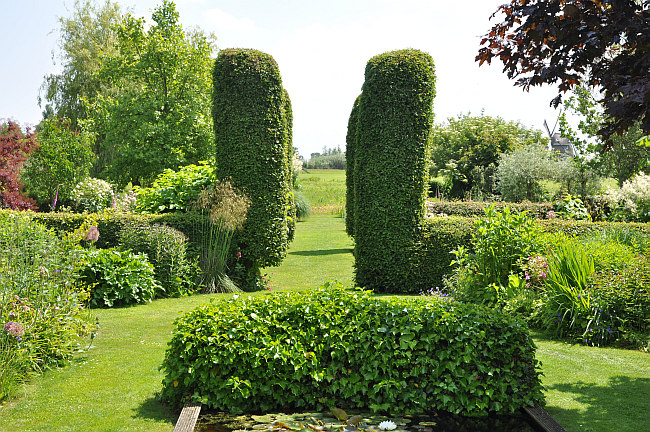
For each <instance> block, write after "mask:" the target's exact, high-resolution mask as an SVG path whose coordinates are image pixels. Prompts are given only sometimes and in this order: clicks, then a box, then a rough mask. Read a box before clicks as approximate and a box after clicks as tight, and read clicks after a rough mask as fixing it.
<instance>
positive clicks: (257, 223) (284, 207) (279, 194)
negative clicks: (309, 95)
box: [213, 49, 292, 274]
mask: <svg viewBox="0 0 650 432" xmlns="http://www.w3.org/2000/svg"><path fill="white" fill-rule="evenodd" d="M213 79H214V94H213V116H214V129H215V139H216V145H215V148H216V160H217V161H219V163H218V165H219V166H218V167H217V171H216V172H217V177H218V178H219V179H220V180H229V181H230V182H231V183H232V185H233V186H234V187H235V188H237V189H238V190H240V191H241V192H242V193H244V194H245V195H246V196H248V197H250V199H251V201H252V204H251V207H250V210H249V212H248V218H247V220H246V223H245V224H244V227H243V228H242V230H241V231H240V232H238V233H237V234H236V238H235V240H234V241H233V243H234V245H235V246H234V247H236V248H238V250H240V251H241V253H242V259H241V261H242V262H243V263H244V265H245V266H246V268H247V271H248V272H250V273H251V274H259V268H261V267H266V266H274V265H278V264H279V263H280V262H281V261H282V259H283V258H284V256H285V255H286V251H287V248H288V243H289V236H290V222H289V217H290V215H289V214H288V213H289V210H290V206H289V205H288V204H289V203H290V202H291V201H290V194H291V191H290V184H289V181H288V178H287V169H288V166H289V163H290V161H288V160H287V158H288V149H287V145H288V140H289V139H290V135H291V134H290V131H288V130H287V128H288V121H287V113H288V112H290V111H289V110H288V108H289V100H288V98H287V97H286V96H285V92H284V89H283V87H282V79H281V77H280V71H279V69H278V65H277V63H276V62H275V60H274V59H273V57H271V56H270V55H268V54H265V53H262V52H260V51H256V50H249V49H225V50H222V51H221V52H220V53H219V56H218V57H217V59H216V61H215V64H214V69H213ZM291 198H292V197H291Z"/></svg>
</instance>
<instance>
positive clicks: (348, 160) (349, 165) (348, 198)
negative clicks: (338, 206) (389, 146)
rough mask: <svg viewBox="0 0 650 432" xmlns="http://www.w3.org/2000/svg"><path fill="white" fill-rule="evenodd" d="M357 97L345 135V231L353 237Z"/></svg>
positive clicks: (357, 118)
mask: <svg viewBox="0 0 650 432" xmlns="http://www.w3.org/2000/svg"><path fill="white" fill-rule="evenodd" d="M359 99H361V96H359V97H357V98H356V99H355V101H354V105H353V106H352V112H350V119H349V120H348V134H347V136H346V137H345V187H346V191H345V232H347V233H348V235H349V236H350V237H354V150H355V148H356V146H357V124H358V123H359Z"/></svg>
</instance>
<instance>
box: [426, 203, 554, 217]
mask: <svg viewBox="0 0 650 432" xmlns="http://www.w3.org/2000/svg"><path fill="white" fill-rule="evenodd" d="M492 204H494V208H495V209H496V210H498V211H500V212H503V209H504V208H505V207H509V208H510V210H512V211H513V213H516V212H522V211H527V212H528V216H530V217H534V218H537V219H545V218H547V217H548V216H547V214H548V212H549V211H551V210H553V203H548V202H546V203H536V202H523V203H508V202H503V201H496V202H487V201H427V214H430V215H439V214H444V215H446V216H484V215H485V211H484V209H486V208H488V207H489V206H490V205H492Z"/></svg>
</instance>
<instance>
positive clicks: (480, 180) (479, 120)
mask: <svg viewBox="0 0 650 432" xmlns="http://www.w3.org/2000/svg"><path fill="white" fill-rule="evenodd" d="M546 142H547V139H546V138H543V136H542V132H541V131H539V130H532V129H528V128H526V127H525V126H523V125H521V124H520V123H517V122H507V121H505V120H503V119H502V118H500V117H496V118H494V117H490V116H485V115H481V116H478V117H476V116H470V115H469V114H466V115H462V116H459V117H458V118H449V119H448V120H447V124H443V125H437V126H436V127H435V128H434V132H433V147H432V151H431V163H432V167H431V171H432V174H436V175H444V176H445V177H446V178H447V179H448V180H449V181H450V182H451V183H452V186H451V190H450V192H449V193H450V197H453V198H465V197H466V196H468V195H470V196H474V197H475V198H485V197H489V196H491V194H492V192H493V186H494V175H495V171H496V168H497V166H498V161H499V156H500V155H501V154H502V153H508V152H511V151H513V150H516V149H518V148H521V147H523V146H524V145H527V144H528V145H530V144H536V143H544V144H545V143H546Z"/></svg>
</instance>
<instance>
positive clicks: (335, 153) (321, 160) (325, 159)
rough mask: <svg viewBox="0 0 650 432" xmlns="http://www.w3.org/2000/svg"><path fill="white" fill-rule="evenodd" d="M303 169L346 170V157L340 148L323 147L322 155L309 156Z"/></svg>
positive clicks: (313, 154)
mask: <svg viewBox="0 0 650 432" xmlns="http://www.w3.org/2000/svg"><path fill="white" fill-rule="evenodd" d="M346 152H347V147H346ZM304 167H305V169H347V156H346V153H345V152H343V151H341V148H340V147H337V148H331V149H328V148H327V147H323V152H322V153H312V154H311V157H310V158H309V160H308V161H306V162H305V163H304Z"/></svg>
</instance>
